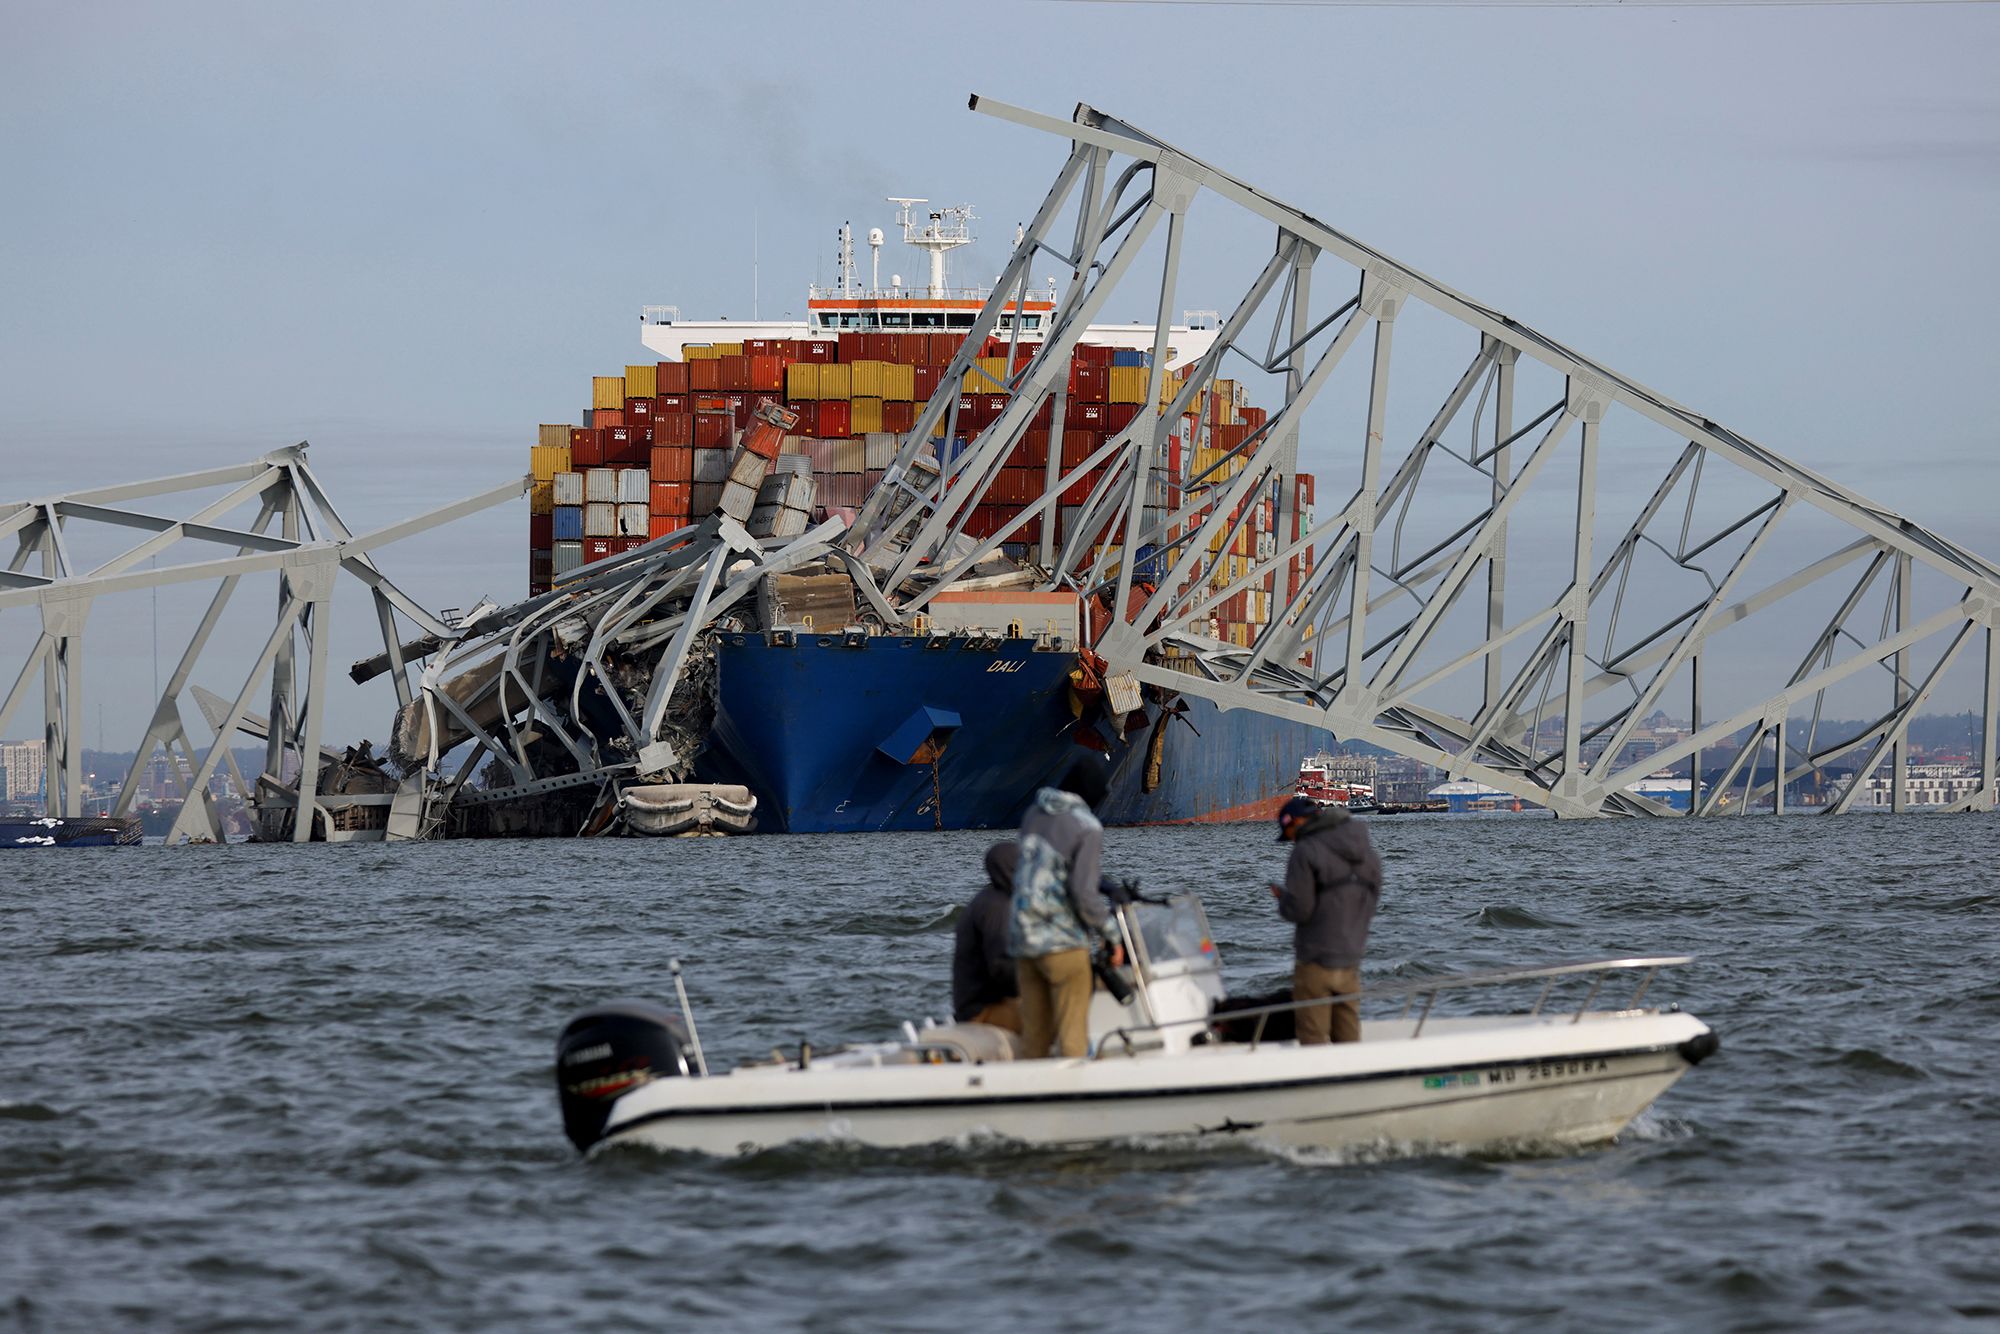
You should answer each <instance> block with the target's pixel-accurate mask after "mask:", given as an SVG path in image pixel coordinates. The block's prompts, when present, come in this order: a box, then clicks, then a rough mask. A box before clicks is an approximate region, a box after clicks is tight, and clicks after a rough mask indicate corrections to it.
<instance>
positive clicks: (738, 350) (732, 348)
mask: <svg viewBox="0 0 2000 1334" xmlns="http://www.w3.org/2000/svg"><path fill="white" fill-rule="evenodd" d="M715 355H716V356H718V357H740V356H742V355H743V344H741V343H717V344H716V345H715Z"/></svg>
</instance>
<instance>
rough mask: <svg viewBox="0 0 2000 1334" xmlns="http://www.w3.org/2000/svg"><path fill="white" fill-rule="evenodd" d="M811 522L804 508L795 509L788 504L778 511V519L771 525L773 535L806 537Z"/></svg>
mask: <svg viewBox="0 0 2000 1334" xmlns="http://www.w3.org/2000/svg"><path fill="white" fill-rule="evenodd" d="M811 522H812V520H811V518H810V517H809V516H808V515H807V514H806V512H805V511H804V510H795V509H793V508H791V507H790V506H789V505H787V506H785V507H784V508H782V509H780V510H779V511H778V517H777V520H776V522H774V523H773V524H772V525H771V536H773V537H804V536H805V534H806V529H807V527H809V526H810V525H811Z"/></svg>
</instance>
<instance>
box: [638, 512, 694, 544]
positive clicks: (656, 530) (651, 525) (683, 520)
mask: <svg viewBox="0 0 2000 1334" xmlns="http://www.w3.org/2000/svg"><path fill="white" fill-rule="evenodd" d="M687 526H688V516H687V515H685V514H655V515H652V516H651V517H650V518H648V519H647V521H646V536H647V537H648V538H649V539H651V538H661V537H666V536H668V535H670V534H672V533H677V532H679V531H680V530H681V529H683V528H685V527H687Z"/></svg>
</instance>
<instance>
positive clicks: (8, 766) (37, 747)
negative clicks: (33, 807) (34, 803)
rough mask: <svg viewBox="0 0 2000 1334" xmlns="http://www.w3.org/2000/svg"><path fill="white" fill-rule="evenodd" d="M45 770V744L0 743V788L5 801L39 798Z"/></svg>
mask: <svg viewBox="0 0 2000 1334" xmlns="http://www.w3.org/2000/svg"><path fill="white" fill-rule="evenodd" d="M47 770H48V758H47V743H46V742H41V741H0V776H3V777H0V787H4V788H5V789H6V798H7V800H9V801H13V800H14V799H16V798H17V797H36V796H40V795H41V792H42V780H43V778H44V776H45V775H46V773H47Z"/></svg>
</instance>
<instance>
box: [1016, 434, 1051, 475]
mask: <svg viewBox="0 0 2000 1334" xmlns="http://www.w3.org/2000/svg"><path fill="white" fill-rule="evenodd" d="M1048 461H1049V433H1048V432H1047V431H1033V430H1031V431H1028V432H1027V433H1026V434H1024V435H1023V436H1022V437H1021V441H1020V443H1019V444H1017V445H1015V446H1014V449H1013V452H1012V453H1010V454H1008V456H1007V466H1008V467H1010V468H1041V467H1043V466H1044V465H1045V464H1047V463H1048Z"/></svg>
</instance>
